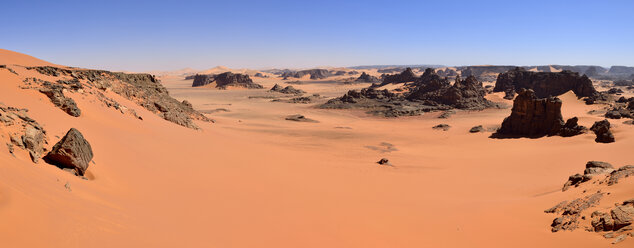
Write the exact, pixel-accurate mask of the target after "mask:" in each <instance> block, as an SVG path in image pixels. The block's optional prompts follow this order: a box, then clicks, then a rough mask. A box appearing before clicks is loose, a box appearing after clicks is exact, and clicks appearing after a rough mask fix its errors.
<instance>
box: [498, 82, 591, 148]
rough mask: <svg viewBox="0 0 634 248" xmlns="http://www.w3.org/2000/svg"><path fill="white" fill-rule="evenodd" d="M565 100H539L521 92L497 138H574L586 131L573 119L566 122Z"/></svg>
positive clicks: (552, 98) (530, 92) (525, 92)
mask: <svg viewBox="0 0 634 248" xmlns="http://www.w3.org/2000/svg"><path fill="white" fill-rule="evenodd" d="M561 105H562V101H561V100H559V98H556V97H548V98H541V99H540V98H537V96H536V95H535V92H534V91H533V90H526V89H521V90H520V92H519V94H518V96H517V97H516V98H515V100H514V101H513V109H512V110H511V115H510V116H509V117H507V118H505V119H504V121H503V122H502V127H501V128H500V129H499V130H498V131H497V133H496V134H495V135H494V136H493V137H494V138H496V137H500V138H501V137H532V138H536V137H542V136H547V135H548V136H552V135H561V136H566V137H569V136H574V135H577V134H581V133H583V132H584V130H585V128H583V127H581V126H579V125H578V124H577V119H576V118H573V119H570V120H568V121H567V122H566V123H564V120H563V117H562V115H561Z"/></svg>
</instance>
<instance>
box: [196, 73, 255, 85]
mask: <svg viewBox="0 0 634 248" xmlns="http://www.w3.org/2000/svg"><path fill="white" fill-rule="evenodd" d="M214 82H215V83H216V88H219V89H226V88H227V87H229V86H234V87H242V88H247V89H262V88H263V87H262V85H259V84H256V83H254V82H253V80H251V78H249V75H246V74H239V73H238V74H234V73H231V72H225V73H221V74H218V75H196V76H194V82H193V83H192V87H198V86H204V85H208V84H211V83H214Z"/></svg>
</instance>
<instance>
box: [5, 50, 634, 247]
mask: <svg viewBox="0 0 634 248" xmlns="http://www.w3.org/2000/svg"><path fill="white" fill-rule="evenodd" d="M0 64H7V65H10V66H9V67H10V68H12V69H13V70H14V71H15V72H17V74H18V75H15V74H13V73H10V72H9V71H8V70H2V69H0V78H1V79H2V83H1V84H0V102H2V103H3V104H5V105H7V106H14V107H18V108H28V109H29V112H28V113H29V116H30V117H31V118H33V119H35V120H37V121H38V122H39V123H41V124H42V125H43V127H44V128H45V130H46V131H47V136H48V139H49V140H48V145H47V147H46V148H48V149H50V148H51V146H52V145H53V144H54V143H55V142H57V140H58V139H59V138H57V137H61V136H63V135H64V133H65V132H66V131H67V130H68V129H69V128H70V127H75V128H77V129H78V130H80V131H81V132H82V133H83V134H84V136H85V137H86V139H87V140H89V141H90V143H91V145H92V147H93V149H94V153H95V157H94V164H92V165H91V166H90V168H89V169H88V173H89V174H88V175H89V176H88V178H89V180H83V179H81V178H79V177H76V176H74V175H71V174H70V173H67V172H64V171H62V170H60V169H58V168H57V167H54V166H51V165H48V164H46V163H44V162H43V161H40V162H39V163H37V164H34V163H32V162H31V161H30V159H29V158H28V154H26V153H25V152H18V153H17V154H16V156H15V157H13V156H11V155H10V154H9V153H8V152H7V151H6V147H5V146H4V145H0V219H1V220H2V222H1V224H0V244H2V246H3V247H80V246H81V247H631V246H632V245H634V239H633V238H628V239H627V240H625V241H624V242H621V243H619V244H617V245H611V244H610V243H609V241H607V240H606V239H604V238H603V237H601V236H600V235H599V234H596V233H589V232H586V231H584V230H582V229H578V230H575V231H572V232H558V233H552V232H551V231H550V224H551V223H552V221H553V218H554V216H553V215H549V214H545V213H544V212H543V211H544V210H545V209H547V208H549V207H552V206H553V205H555V204H557V203H558V202H560V201H562V200H570V199H574V198H576V197H578V196H579V195H582V194H583V191H584V190H593V189H595V187H596V185H584V186H581V187H579V188H574V189H571V190H568V191H565V192H562V191H561V187H562V185H563V183H564V182H565V181H566V180H567V178H568V176H569V175H572V174H574V173H578V172H579V171H583V166H584V165H585V163H586V161H589V160H601V161H606V162H610V163H612V164H614V165H618V166H622V165H625V164H628V163H629V164H631V163H632V157H631V156H628V155H627V154H629V152H631V147H632V146H633V145H634V139H633V138H632V137H634V126H631V125H622V124H621V122H613V124H614V126H615V127H614V129H615V136H616V138H617V142H615V143H611V144H599V143H596V142H594V135H593V134H591V133H588V134H583V135H580V136H575V137H570V138H563V137H546V138H540V139H528V138H520V139H490V138H488V136H490V135H491V132H484V133H475V134H472V133H469V132H468V130H469V129H470V128H471V127H473V126H476V125H483V126H484V127H485V128H495V127H497V126H499V125H500V123H501V122H502V120H503V119H504V117H506V116H508V115H509V113H510V109H487V110H483V111H476V112H468V111H458V113H457V114H455V115H453V116H452V117H451V118H449V119H438V118H437V116H438V115H439V114H440V113H429V114H425V115H422V116H415V117H401V118H398V119H388V118H379V117H374V116H369V115H367V114H365V113H364V112H363V111H359V110H324V109H318V108H315V107H314V104H290V103H284V102H272V101H271V99H267V98H249V96H269V95H274V94H273V93H270V92H267V90H268V89H269V88H270V87H272V86H273V85H274V84H275V83H282V84H283V85H284V86H286V85H288V84H284V83H283V82H281V81H280V80H279V79H275V78H254V81H255V82H256V83H259V84H262V85H263V86H264V89H262V90H238V91H219V90H214V89H209V88H192V87H191V80H183V79H178V78H174V77H167V78H164V80H163V82H162V83H163V84H164V85H165V86H166V87H167V88H168V89H169V91H170V94H171V95H172V96H173V97H175V98H177V99H178V100H188V101H189V102H191V103H192V104H193V105H194V108H195V109H197V110H201V111H212V110H216V109H218V108H224V109H226V110H227V111H226V112H215V113H213V114H210V115H208V116H209V117H210V118H213V119H214V120H215V121H216V122H215V124H211V123H205V122H196V124H197V125H198V126H200V127H201V129H202V130H193V129H188V128H185V127H182V126H179V125H176V124H174V123H171V122H168V121H165V120H163V119H162V118H160V117H158V116H157V115H155V114H154V113H151V112H149V111H147V110H146V109H144V108H142V107H140V106H138V105H136V104H135V103H133V102H131V101H129V100H127V99H126V98H124V97H121V96H119V95H117V94H115V93H113V92H111V91H107V92H105V94H106V95H107V96H108V97H111V98H113V99H115V100H116V101H118V102H120V103H121V104H124V105H125V106H128V107H129V108H132V109H134V110H135V111H136V112H137V113H138V114H139V115H140V116H142V117H143V120H138V119H135V118H130V117H129V116H126V115H122V114H121V113H120V112H118V111H116V110H114V109H112V108H107V107H106V106H104V105H103V104H101V103H100V102H99V101H95V100H94V99H93V98H92V96H90V95H89V96H85V95H80V94H71V93H69V94H68V95H69V96H71V97H73V98H74V100H75V101H76V102H77V105H78V106H79V107H80V108H81V109H82V113H83V114H82V116H80V117H77V118H75V117H71V116H69V115H67V114H66V113H64V112H63V111H61V110H59V109H57V108H55V107H54V106H53V104H52V103H51V102H50V101H49V100H48V99H47V98H46V97H45V96H44V95H42V94H40V93H39V92H37V91H34V90H29V89H21V88H20V86H21V85H22V84H23V80H24V79H25V78H27V77H37V78H41V79H43V80H57V79H58V78H55V77H51V76H44V75H42V74H39V73H38V72H36V71H34V70H27V69H25V68H24V66H33V65H50V64H49V63H47V62H44V61H40V60H37V59H35V58H32V57H29V56H26V55H20V54H17V53H14V52H10V51H6V50H0ZM368 85H369V84H354V85H344V84H339V83H336V82H331V81H328V80H315V81H312V82H306V83H304V84H300V85H294V87H297V88H300V89H302V90H305V91H307V92H308V93H309V94H314V93H317V94H320V95H321V96H323V98H321V99H320V100H318V101H317V102H316V103H315V104H318V103H320V102H324V101H326V100H327V99H328V98H331V97H337V96H341V95H342V94H343V93H345V92H347V91H348V90H350V89H354V88H362V87H367V86H368ZM501 96H503V93H496V94H491V95H488V96H487V97H488V98H489V99H490V100H492V101H496V102H504V103H506V104H509V103H510V101H508V100H503V99H502V98H501ZM278 97H279V96H278ZM560 98H561V99H562V100H563V102H564V104H563V109H562V111H563V115H564V118H569V117H572V116H577V117H579V118H580V124H582V125H585V126H590V125H592V123H593V122H594V121H597V120H601V119H603V118H602V117H600V116H597V115H592V114H588V111H590V110H593V109H599V108H601V107H602V106H600V105H585V104H584V103H583V102H582V101H580V100H578V99H577V98H576V97H575V96H574V95H573V94H571V93H570V92H569V93H567V94H565V95H563V96H561V97H560ZM291 114H302V115H305V116H306V117H309V118H312V119H315V120H318V121H319V123H298V122H291V121H287V120H285V119H284V117H285V116H287V115H291ZM440 123H446V124H449V125H451V129H449V130H448V131H445V132H443V131H438V130H433V129H432V128H431V127H432V126H434V125H437V124H440ZM6 139H7V137H3V140H6ZM382 143H389V144H391V145H393V148H394V149H390V150H389V151H384V150H381V149H373V148H369V147H380V146H382V145H381V144H382ZM383 157H385V158H388V159H389V160H390V162H391V163H392V164H393V167H390V166H380V165H378V164H376V163H375V162H376V161H378V160H379V159H380V158H383ZM66 186H68V187H66ZM603 190H607V192H610V193H611V194H610V195H609V196H607V197H606V199H604V200H603V202H602V204H601V205H600V206H598V208H607V207H609V206H608V205H609V204H612V203H613V202H615V201H617V200H623V199H626V198H631V197H632V196H634V180H625V181H624V182H623V183H619V184H617V185H614V186H611V187H610V188H607V189H603Z"/></svg>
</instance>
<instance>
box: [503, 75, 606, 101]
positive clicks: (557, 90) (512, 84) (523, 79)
mask: <svg viewBox="0 0 634 248" xmlns="http://www.w3.org/2000/svg"><path fill="white" fill-rule="evenodd" d="M522 88H525V89H531V90H533V91H534V92H535V95H536V96H537V97H539V98H544V97H549V96H559V95H561V94H564V93H566V92H568V91H571V90H572V91H573V92H574V93H575V94H576V95H577V97H596V96H597V95H598V92H597V91H596V90H595V89H594V86H593V85H592V81H591V80H590V79H589V78H588V77H587V76H585V75H584V76H579V74H578V73H576V72H571V71H562V72H532V71H527V70H524V69H523V68H520V67H517V68H515V69H513V70H510V71H508V72H505V73H501V74H499V75H498V78H497V80H496V82H495V87H494V88H493V92H507V93H512V92H514V91H515V92H516V91H518V90H520V89H522Z"/></svg>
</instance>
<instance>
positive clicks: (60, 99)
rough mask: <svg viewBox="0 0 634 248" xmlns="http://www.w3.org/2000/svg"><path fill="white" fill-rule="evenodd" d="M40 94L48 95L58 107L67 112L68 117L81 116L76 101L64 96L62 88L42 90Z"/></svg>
mask: <svg viewBox="0 0 634 248" xmlns="http://www.w3.org/2000/svg"><path fill="white" fill-rule="evenodd" d="M40 92H41V93H42V94H44V95H46V96H47V97H48V98H49V99H50V100H51V102H52V103H53V104H54V105H55V106H56V107H58V108H60V109H61V110H63V111H64V112H66V113H67V114H68V115H70V116H73V117H79V116H80V115H81V110H80V109H79V108H78V107H77V103H75V100H73V99H72V98H69V97H66V96H64V93H63V91H62V88H59V87H53V88H42V89H40Z"/></svg>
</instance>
